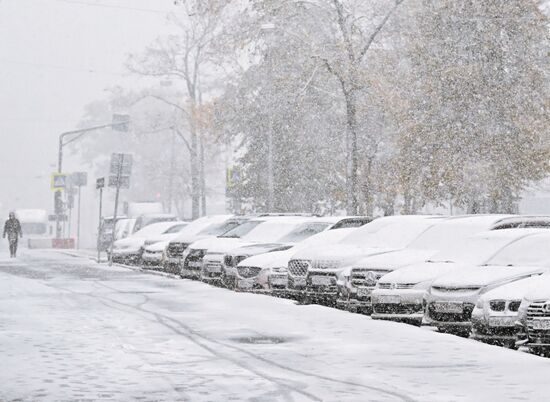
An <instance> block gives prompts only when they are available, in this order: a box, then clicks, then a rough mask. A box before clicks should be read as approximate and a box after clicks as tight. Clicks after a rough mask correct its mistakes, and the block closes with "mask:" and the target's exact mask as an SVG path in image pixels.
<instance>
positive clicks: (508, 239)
mask: <svg viewBox="0 0 550 402" xmlns="http://www.w3.org/2000/svg"><path fill="white" fill-rule="evenodd" d="M540 230H541V229H502V230H493V231H486V232H482V233H478V234H476V235H473V236H470V237H467V238H465V239H463V240H461V241H457V242H456V244H453V245H451V246H449V247H448V248H446V249H444V250H441V251H440V252H438V253H436V254H434V255H433V257H431V258H430V259H429V260H426V261H424V262H422V263H417V264H412V265H410V266H407V267H404V268H401V269H398V270H396V271H393V272H390V273H389V274H386V275H384V276H383V277H381V278H380V279H379V280H378V283H377V285H376V288H375V290H374V291H373V292H372V296H371V299H372V308H373V312H372V318H373V319H384V320H392V321H403V322H407V323H411V324H415V325H421V324H422V321H423V319H424V310H425V307H426V297H427V292H428V289H429V288H430V287H431V285H432V283H433V281H434V280H436V279H437V278H439V277H441V276H443V275H446V274H450V273H453V272H459V275H460V272H462V271H465V270H467V269H469V268H471V267H472V266H477V265H483V264H485V263H487V261H489V260H490V259H491V258H492V257H493V256H495V255H496V254H497V253H498V252H499V251H500V250H502V249H504V248H505V247H506V246H508V245H509V244H511V243H513V242H515V241H517V240H519V239H521V238H523V237H525V236H529V235H532V234H535V233H540ZM468 310H469V311H468ZM472 310H473V306H471V308H470V307H467V308H465V310H464V311H465V313H467V314H468V315H470V313H471V312H472Z"/></svg>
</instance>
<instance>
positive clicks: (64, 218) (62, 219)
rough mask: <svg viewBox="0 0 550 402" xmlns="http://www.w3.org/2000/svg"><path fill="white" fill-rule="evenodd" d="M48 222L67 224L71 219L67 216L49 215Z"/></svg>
mask: <svg viewBox="0 0 550 402" xmlns="http://www.w3.org/2000/svg"><path fill="white" fill-rule="evenodd" d="M48 220H49V221H50V222H56V221H59V222H67V221H68V220H69V217H68V216H67V215H66V214H62V215H48Z"/></svg>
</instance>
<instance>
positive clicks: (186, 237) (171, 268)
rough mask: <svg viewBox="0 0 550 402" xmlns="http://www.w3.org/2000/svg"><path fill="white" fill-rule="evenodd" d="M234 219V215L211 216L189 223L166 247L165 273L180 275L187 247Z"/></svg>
mask: <svg viewBox="0 0 550 402" xmlns="http://www.w3.org/2000/svg"><path fill="white" fill-rule="evenodd" d="M232 219H233V216H232V215H210V216H203V217H202V218H198V219H195V220H194V221H192V222H189V224H188V225H187V227H186V228H185V229H183V230H182V231H181V232H180V233H178V235H177V236H175V237H174V238H173V239H171V240H170V241H169V243H168V245H167V246H166V258H165V260H164V262H163V269H164V271H166V272H171V273H175V274H177V273H179V270H180V265H181V263H182V258H183V253H184V251H185V249H186V248H187V246H188V245H189V244H191V243H192V242H193V241H195V240H196V239H197V238H202V237H203V236H206V233H210V232H211V231H213V230H215V229H217V228H219V227H224V225H225V224H226V222H228V221H231V220H232Z"/></svg>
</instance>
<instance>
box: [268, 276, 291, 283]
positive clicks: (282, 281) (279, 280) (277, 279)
mask: <svg viewBox="0 0 550 402" xmlns="http://www.w3.org/2000/svg"><path fill="white" fill-rule="evenodd" d="M269 281H270V282H271V283H272V284H273V285H286V284H287V278H286V277H285V278H270V279H269Z"/></svg>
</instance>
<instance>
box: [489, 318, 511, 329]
mask: <svg viewBox="0 0 550 402" xmlns="http://www.w3.org/2000/svg"><path fill="white" fill-rule="evenodd" d="M489 326H490V327H513V326H514V321H513V320H507V319H503V318H501V317H489Z"/></svg>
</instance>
